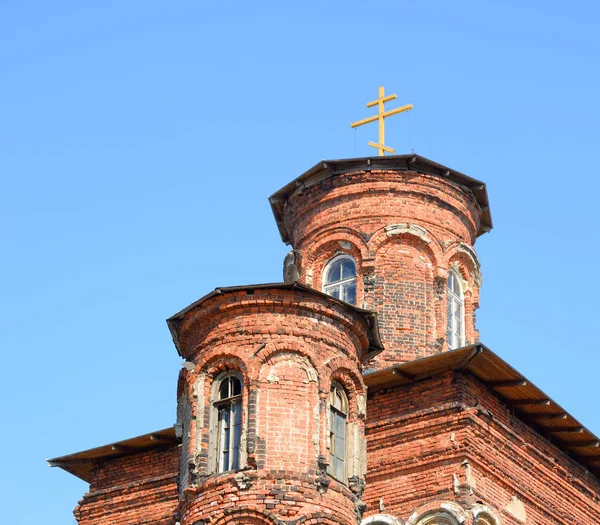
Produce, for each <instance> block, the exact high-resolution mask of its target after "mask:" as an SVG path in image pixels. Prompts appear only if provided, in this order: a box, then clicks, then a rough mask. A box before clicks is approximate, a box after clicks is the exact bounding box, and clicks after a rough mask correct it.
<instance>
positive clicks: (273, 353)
mask: <svg viewBox="0 0 600 525" xmlns="http://www.w3.org/2000/svg"><path fill="white" fill-rule="evenodd" d="M283 354H293V355H297V356H299V357H301V358H303V359H305V360H306V362H307V363H308V364H309V365H310V367H311V370H314V372H315V374H316V375H317V377H316V381H317V384H319V383H320V380H319V379H320V375H321V374H320V373H319V368H318V367H317V366H316V365H315V363H314V356H313V354H312V352H311V351H310V345H306V346H305V345H302V344H300V343H297V342H295V341H283V342H281V343H278V342H277V341H270V342H269V344H268V345H267V346H265V348H264V350H262V351H261V352H260V353H259V354H258V356H257V358H258V362H259V366H260V369H259V372H258V378H257V379H259V378H260V377H261V376H262V370H263V368H264V366H265V365H267V364H268V363H269V361H273V360H275V359H277V358H278V357H279V356H280V355H283ZM307 376H308V379H309V381H310V380H311V377H310V373H309V372H308V371H307Z"/></svg>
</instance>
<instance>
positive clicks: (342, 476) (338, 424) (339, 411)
mask: <svg viewBox="0 0 600 525" xmlns="http://www.w3.org/2000/svg"><path fill="white" fill-rule="evenodd" d="M347 421H348V398H347V397H346V393H345V392H344V390H343V389H342V387H341V386H340V385H338V384H337V383H334V384H333V386H332V388H331V394H330V396H329V467H328V472H329V474H331V475H332V476H333V477H334V478H336V479H338V480H339V481H342V482H344V483H345V482H346V447H347V444H346V427H347Z"/></svg>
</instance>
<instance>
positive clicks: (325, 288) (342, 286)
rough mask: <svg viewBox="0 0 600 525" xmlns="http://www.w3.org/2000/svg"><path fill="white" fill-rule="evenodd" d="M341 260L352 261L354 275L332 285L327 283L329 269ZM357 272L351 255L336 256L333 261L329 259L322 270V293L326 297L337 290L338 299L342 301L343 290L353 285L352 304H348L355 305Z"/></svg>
mask: <svg viewBox="0 0 600 525" xmlns="http://www.w3.org/2000/svg"><path fill="white" fill-rule="evenodd" d="M341 259H348V260H349V261H352V264H353V265H354V275H353V276H352V277H347V278H345V279H340V280H339V281H334V282H332V283H330V282H328V281H327V276H328V275H329V270H330V269H331V267H332V266H333V265H334V264H335V263H337V262H338V261H340V260H341ZM356 276H357V270H356V261H355V260H354V257H352V256H351V255H345V254H344V255H338V256H337V257H334V258H333V259H331V261H329V262H328V263H327V265H326V266H325V268H324V270H323V292H325V293H326V294H327V295H332V294H331V292H332V291H333V290H336V289H337V290H338V292H339V298H340V300H342V301H344V299H343V297H344V290H345V288H346V287H347V286H348V285H349V284H352V283H354V303H349V304H354V305H356V293H357V291H358V288H357V285H356V284H357V279H356Z"/></svg>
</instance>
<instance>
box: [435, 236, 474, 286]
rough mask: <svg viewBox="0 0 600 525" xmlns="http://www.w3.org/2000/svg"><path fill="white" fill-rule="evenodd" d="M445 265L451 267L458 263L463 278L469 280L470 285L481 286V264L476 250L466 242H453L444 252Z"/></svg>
mask: <svg viewBox="0 0 600 525" xmlns="http://www.w3.org/2000/svg"><path fill="white" fill-rule="evenodd" d="M444 263H445V264H444V266H446V267H447V268H450V267H451V266H452V265H453V264H458V266H459V269H460V273H461V275H462V276H463V278H464V279H465V280H466V281H468V282H469V286H470V287H477V288H479V287H480V286H481V264H480V263H479V259H478V258H477V254H476V253H475V250H473V249H472V248H470V247H469V246H468V245H467V244H465V243H462V242H460V243H452V244H451V245H450V246H448V247H446V250H445V252H444Z"/></svg>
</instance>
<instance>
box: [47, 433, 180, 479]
mask: <svg viewBox="0 0 600 525" xmlns="http://www.w3.org/2000/svg"><path fill="white" fill-rule="evenodd" d="M178 443H179V441H178V439H177V436H176V435H175V428H174V427H170V428H165V429H163V430H157V431H156V432H151V433H150V434H144V435H143V436H137V437H134V438H130V439H126V440H124V441H117V442H115V443H110V444H109V445H103V446H101V447H96V448H91V449H89V450H84V451H82V452H76V453H75V454H69V455H68V456H61V457H59V458H53V459H48V460H46V461H47V462H48V464H49V465H50V466H51V467H60V468H61V469H63V470H66V471H67V472H69V473H70V474H73V475H74V476H77V477H78V478H80V479H82V480H83V481H87V482H88V483H90V482H91V480H92V472H93V468H94V466H95V465H96V464H97V463H100V462H101V461H105V460H108V459H114V458H119V457H123V456H131V455H133V454H140V453H142V452H147V451H149V450H153V449H159V448H170V447H175V446H177V445H178Z"/></svg>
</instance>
